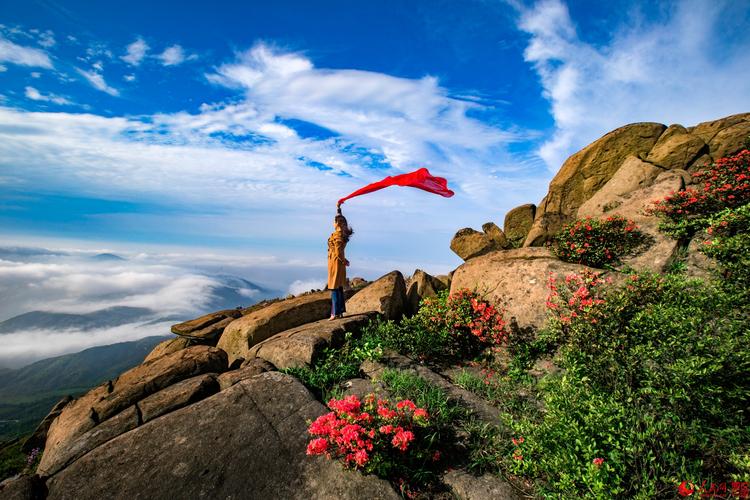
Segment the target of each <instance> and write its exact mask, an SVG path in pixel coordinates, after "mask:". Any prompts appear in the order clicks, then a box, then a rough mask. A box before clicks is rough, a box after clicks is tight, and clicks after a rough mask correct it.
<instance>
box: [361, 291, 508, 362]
mask: <svg viewBox="0 0 750 500" xmlns="http://www.w3.org/2000/svg"><path fill="white" fill-rule="evenodd" d="M367 331H368V334H369V335H372V336H374V337H377V338H379V339H381V340H382V342H383V345H384V346H385V347H389V348H391V349H394V350H396V351H399V352H401V353H404V354H410V355H414V356H416V357H418V358H421V359H432V360H451V359H464V358H471V357H473V356H476V355H477V354H478V353H479V352H481V351H482V350H483V349H484V348H486V347H491V346H500V345H502V344H503V343H504V341H505V340H506V338H507V335H508V332H507V330H506V324H505V321H504V320H503V317H502V314H501V313H500V312H499V311H497V310H496V309H495V308H494V307H493V306H492V305H491V304H490V303H489V302H487V301H486V300H482V299H481V298H480V297H479V295H478V294H477V293H476V292H471V291H469V290H461V291H459V292H457V293H455V294H452V295H451V294H449V293H448V291H447V290H444V291H441V292H439V293H438V295H437V296H436V297H431V298H427V299H425V300H424V301H422V307H421V308H420V309H419V312H418V313H417V314H415V315H414V316H412V317H411V318H405V319H404V320H402V321H401V323H395V322H392V321H389V322H382V321H381V322H377V323H374V324H372V325H371V326H370V327H369V329H368V330H367Z"/></svg>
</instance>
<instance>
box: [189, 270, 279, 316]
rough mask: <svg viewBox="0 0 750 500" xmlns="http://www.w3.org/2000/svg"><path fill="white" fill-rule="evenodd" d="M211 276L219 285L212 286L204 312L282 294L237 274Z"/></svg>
mask: <svg viewBox="0 0 750 500" xmlns="http://www.w3.org/2000/svg"><path fill="white" fill-rule="evenodd" d="M212 277H213V278H215V279H218V280H219V281H220V282H221V285H219V286H215V287H213V289H212V293H211V295H212V300H211V301H210V302H209V304H208V305H207V306H206V310H205V311H204V312H210V311H216V310H218V309H234V308H235V307H247V306H250V305H252V304H255V303H256V302H260V301H261V300H263V299H271V298H274V297H278V296H280V295H282V293H281V292H280V291H278V290H271V289H268V288H264V287H262V286H260V285H257V284H255V283H253V282H252V281H248V280H246V279H244V278H239V277H237V276H231V275H227V274H222V275H218V276H212ZM188 319H189V318H188Z"/></svg>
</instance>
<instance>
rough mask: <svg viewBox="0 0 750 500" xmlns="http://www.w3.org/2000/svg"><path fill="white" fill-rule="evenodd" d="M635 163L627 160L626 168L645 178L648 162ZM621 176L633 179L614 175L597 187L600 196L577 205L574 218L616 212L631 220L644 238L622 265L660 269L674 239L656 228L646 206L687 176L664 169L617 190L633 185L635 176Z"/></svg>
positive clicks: (667, 261)
mask: <svg viewBox="0 0 750 500" xmlns="http://www.w3.org/2000/svg"><path fill="white" fill-rule="evenodd" d="M637 162H638V160H637V159H633V160H632V161H631V164H632V165H633V168H632V169H630V170H629V171H630V172H638V171H639V169H640V171H641V172H642V173H643V176H644V177H643V178H645V179H649V178H650V175H651V173H650V171H649V170H648V169H649V166H648V164H642V165H638V164H637ZM641 163H642V162H641ZM618 174H619V172H618ZM623 177H624V178H627V179H633V182H631V183H630V184H628V183H619V182H618V178H617V176H615V177H613V178H612V179H611V180H610V182H611V183H614V184H615V185H613V186H609V183H608V184H607V185H605V186H604V187H603V188H602V189H601V190H600V192H601V193H602V194H601V195H600V193H597V194H596V195H594V197H592V198H591V199H590V200H589V201H588V202H586V203H585V204H584V205H582V206H581V208H580V209H579V210H578V217H602V216H605V215H620V216H622V217H625V218H627V219H630V220H632V221H634V222H635V223H636V225H637V226H638V229H639V230H640V231H641V232H642V233H644V234H645V235H646V239H647V241H646V242H645V245H644V246H643V247H642V248H641V249H640V251H639V252H638V253H637V254H635V255H631V256H626V257H624V258H623V259H622V263H623V265H625V266H628V267H631V268H633V269H639V270H642V269H647V270H651V271H654V272H663V271H665V270H666V268H667V266H668V265H669V264H670V263H671V261H672V259H673V257H674V256H675V253H676V252H677V249H678V242H677V240H675V239H673V238H671V237H669V236H667V235H666V234H664V233H663V232H661V231H660V230H659V219H658V218H657V217H655V216H653V215H648V214H647V213H646V209H647V208H648V207H649V206H650V205H651V202H652V201H653V200H658V199H662V198H664V197H665V196H667V195H669V194H670V193H673V192H675V191H679V190H680V189H683V188H684V187H685V179H689V178H690V175H689V174H688V173H687V172H685V171H684V170H679V169H674V170H669V171H664V172H661V173H660V174H659V175H657V176H656V178H655V179H654V180H653V182H652V183H651V182H648V183H645V184H650V185H646V186H645V187H641V188H637V189H632V190H629V189H621V187H622V186H626V187H627V188H631V187H633V186H635V185H636V181H637V179H638V175H633V176H623Z"/></svg>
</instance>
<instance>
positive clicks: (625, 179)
mask: <svg viewBox="0 0 750 500" xmlns="http://www.w3.org/2000/svg"><path fill="white" fill-rule="evenodd" d="M662 172H664V169H662V168H659V167H656V166H654V165H652V164H651V163H646V162H644V161H642V160H640V159H639V158H636V157H635V156H628V157H627V158H625V161H624V162H623V163H622V166H620V168H619V169H617V172H615V174H614V175H613V176H612V178H611V179H610V180H609V181H607V183H606V184H604V185H603V186H602V187H601V188H600V189H599V191H597V192H596V193H595V194H594V195H593V196H592V197H591V198H589V199H588V200H587V201H586V202H584V203H583V204H582V205H581V206H580V207H579V208H578V214H577V217H579V218H582V217H598V216H601V215H604V214H606V213H607V212H610V211H611V210H613V209H615V208H617V207H618V206H619V205H621V204H622V202H623V200H624V199H626V197H628V196H629V194H630V193H632V192H633V191H636V190H638V189H641V188H643V187H648V186H650V185H651V183H652V182H653V181H654V179H656V177H657V176H658V175H659V174H660V173H662ZM644 208H645V207H644Z"/></svg>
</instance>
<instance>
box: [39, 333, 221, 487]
mask: <svg viewBox="0 0 750 500" xmlns="http://www.w3.org/2000/svg"><path fill="white" fill-rule="evenodd" d="M226 367H227V358H226V354H225V353H224V352H223V351H221V350H219V349H216V348H215V347H209V346H195V347H190V348H187V349H183V350H181V351H178V352H175V353H173V354H170V355H167V356H162V357H160V358H157V359H155V360H153V361H150V362H148V363H143V364H141V365H138V366H136V367H134V368H132V369H130V370H128V371H127V372H125V373H123V374H122V375H120V377H119V378H118V379H117V380H116V381H115V382H114V383H112V382H108V383H106V384H103V385H101V386H99V387H97V388H95V389H92V390H91V391H89V392H88V393H86V394H85V395H83V396H82V397H81V398H79V399H77V400H75V401H72V402H70V403H68V405H67V406H65V408H63V410H62V412H61V413H60V415H59V416H58V417H57V419H55V421H54V422H53V423H52V425H51V426H50V428H49V431H48V433H47V443H46V446H45V450H44V454H43V455H42V459H41V461H40V463H39V468H38V471H39V474H40V475H43V476H45V475H49V474H52V473H53V472H54V471H55V470H57V469H58V468H59V467H60V466H62V465H64V464H65V463H66V462H67V461H68V460H69V459H70V457H71V454H70V448H71V447H73V445H74V443H76V442H77V441H78V440H79V438H81V437H82V436H83V435H85V434H86V433H89V432H91V434H89V437H90V439H89V440H88V441H87V442H88V443H90V444H88V445H87V446H90V447H93V446H97V445H98V444H100V443H101V442H103V441H102V439H103V438H102V436H105V435H106V436H107V438H109V437H110V436H112V435H117V434H116V433H122V432H125V431H127V430H129V429H128V426H130V425H131V423H130V421H129V420H125V421H123V422H127V423H122V425H120V423H116V425H113V424H108V426H107V427H106V429H109V430H107V431H106V433H104V432H103V431H102V432H99V433H95V432H94V431H93V429H95V427H97V426H100V425H102V424H104V423H106V422H107V420H109V419H110V418H111V417H113V416H115V415H117V414H118V413H120V412H122V411H123V410H126V409H128V408H131V409H132V406H133V405H134V404H135V403H137V402H138V401H140V400H141V399H144V398H146V397H147V396H149V395H151V394H153V393H155V392H157V391H160V390H161V389H164V388H166V387H169V386H170V385H172V384H176V383H177V382H180V381H181V380H185V379H188V378H191V377H194V376H196V375H201V374H204V373H212V372H222V371H224V370H226ZM118 422H119V421H118ZM135 425H137V423H136V424H134V425H132V426H135ZM113 433H115V434H113ZM87 439H88V438H87ZM76 446H81V445H76ZM86 451H87V450H86Z"/></svg>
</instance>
